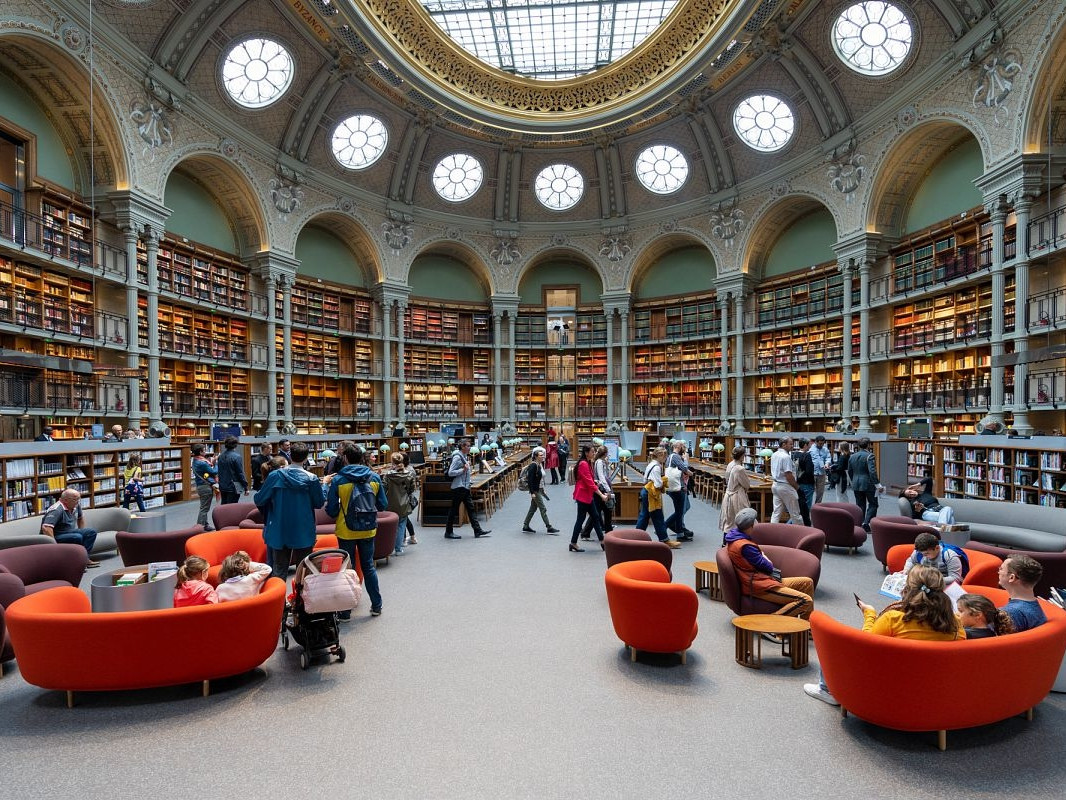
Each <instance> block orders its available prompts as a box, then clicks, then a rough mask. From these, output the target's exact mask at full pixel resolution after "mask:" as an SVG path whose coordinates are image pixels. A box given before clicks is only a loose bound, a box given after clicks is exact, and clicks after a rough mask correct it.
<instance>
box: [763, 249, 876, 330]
mask: <svg viewBox="0 0 1066 800" xmlns="http://www.w3.org/2000/svg"><path fill="white" fill-rule="evenodd" d="M753 298H754V300H753V302H754V306H755V307H754V313H749V319H748V325H749V326H752V325H754V326H758V327H760V328H765V327H772V326H774V325H783V324H788V323H791V322H798V321H805V320H811V321H821V320H825V319H826V318H827V317H832V316H836V315H839V314H840V313H841V312H842V311H843V309H844V277H843V276H842V275H841V274H840V273H839V272H838V271H837V269H836V266H835V265H834V264H822V265H819V266H817V267H814V268H812V269H811V270H803V271H801V272H799V273H793V274H791V275H788V276H785V277H783V278H780V279H776V280H772V281H767V282H764V283H762V284H761V285H760V286H759V288H758V289H757V290H756V291H755V292H754V294H753ZM859 299H860V298H859V286H858V281H854V282H853V285H852V303H853V304H854V305H855V306H856V307H857V306H858V304H859Z"/></svg>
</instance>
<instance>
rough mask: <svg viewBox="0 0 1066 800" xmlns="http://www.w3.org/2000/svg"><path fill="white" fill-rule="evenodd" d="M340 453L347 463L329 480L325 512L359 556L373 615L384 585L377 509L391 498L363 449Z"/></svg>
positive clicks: (345, 546) (344, 544)
mask: <svg viewBox="0 0 1066 800" xmlns="http://www.w3.org/2000/svg"><path fill="white" fill-rule="evenodd" d="M340 455H341V457H342V458H343V459H344V462H345V465H344V466H343V467H342V468H341V471H340V472H338V473H336V475H334V477H333V479H332V480H331V481H330V482H329V492H328V493H327V497H326V514H328V515H329V516H330V517H331V518H333V519H335V520H337V544H338V545H340V548H341V549H342V550H343V551H344V552H346V553H347V554H348V555H349V557H350V558H351V559H352V561H355V560H356V559H357V558H358V560H359V566H360V569H361V570H362V572H363V585H364V586H365V587H366V593H367V595H369V597H370V615H371V616H373V617H377V616H380V614H381V589H380V587H379V585H378V573H377V568H376V567H375V566H374V538H375V537H376V536H377V533H378V511H384V510H385V508H386V507H387V506H388V504H389V501H388V497H387V496H386V493H385V488H384V486H383V482H382V479H381V478H380V477H378V475H377V474H375V473H374V471H373V470H371V469H370V467H368V466H366V464H365V463H363V462H364V461H365V459H364V457H363V451H362V450H360V449H359V448H358V447H356V446H355V445H354V444H353V445H351V446H349V447H347V448H345V449H344V450H343V451H341V453H340ZM282 471H283V472H284V470H282ZM312 530H313V529H312ZM397 530H398V529H397ZM337 616H338V617H339V618H340V619H341V620H342V621H345V620H348V619H351V616H352V612H351V611H348V612H344V611H342V612H340V613H339V614H338V615H337Z"/></svg>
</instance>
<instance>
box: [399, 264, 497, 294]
mask: <svg viewBox="0 0 1066 800" xmlns="http://www.w3.org/2000/svg"><path fill="white" fill-rule="evenodd" d="M407 284H408V286H410V287H411V294H412V295H414V296H415V297H433V298H436V299H438V300H457V301H459V302H462V303H480V302H484V301H486V300H488V299H489V298H488V295H487V294H486V293H485V288H484V287H483V286H482V285H481V281H480V280H478V277H477V275H475V274H474V272H473V270H471V269H470V267H468V266H467V265H466V264H464V263H463V262H462V261H459V260H458V259H456V258H450V257H448V256H419V257H418V258H416V259H415V261H414V263H413V264H412V265H411V272H410V273H409V274H408V276H407Z"/></svg>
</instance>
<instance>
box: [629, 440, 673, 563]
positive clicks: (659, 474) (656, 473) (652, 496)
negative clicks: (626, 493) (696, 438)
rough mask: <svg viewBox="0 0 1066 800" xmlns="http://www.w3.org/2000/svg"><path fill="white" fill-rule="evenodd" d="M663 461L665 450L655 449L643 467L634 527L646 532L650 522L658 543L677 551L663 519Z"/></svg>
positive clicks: (664, 459)
mask: <svg viewBox="0 0 1066 800" xmlns="http://www.w3.org/2000/svg"><path fill="white" fill-rule="evenodd" d="M664 461H666V450H665V449H664V448H662V447H656V448H655V450H653V451H652V454H651V460H650V461H649V462H648V464H647V466H646V467H644V488H643V489H641V490H640V511H639V512H638V513H637V522H636V525H634V527H635V528H637V529H639V530H642V531H646V530H647V529H648V522H649V521H651V523H652V525H653V526H654V527H655V535H656V537H658V539H659V541H660V542H662V543H663V544H665V545H666V546H667V547H670V548H672V549H677V548H679V547H681V545H680V543H678V542H676V541H674V540H673V539H671V538H670V536H669V534H668V533H667V530H666V520H664V519H663V462H664Z"/></svg>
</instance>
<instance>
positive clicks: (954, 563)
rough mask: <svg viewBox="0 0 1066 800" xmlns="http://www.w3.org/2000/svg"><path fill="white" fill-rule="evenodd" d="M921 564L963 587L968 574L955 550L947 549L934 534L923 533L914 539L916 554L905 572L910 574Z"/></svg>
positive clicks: (909, 561) (909, 560) (912, 555)
mask: <svg viewBox="0 0 1066 800" xmlns="http://www.w3.org/2000/svg"><path fill="white" fill-rule="evenodd" d="M919 564H921V565H922V566H926V567H933V568H934V569H937V570H939V571H940V574H941V575H943V576H944V580H945V581H947V582H949V583H950V582H951V581H955V583H957V584H959V585H960V586H961V585H962V579H963V578H964V577H965V573H966V568H965V565H964V564H963V563H962V559H961V558H959V555H958V553H957V552H955V550H954V549H952V548H950V547H945V546H944V545H943V544H942V543H941V541H940V540H939V539H937V538H936V536H934V535H933V534H932V533H929V532H923V533H919V534H918V535H917V536H915V537H914V552H913V553H911V554H910V557H909V558H908V559H907V563H906V564H904V565H903V571H904V572H910V571H911V568H912V567H915V566H918V565H919Z"/></svg>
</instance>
